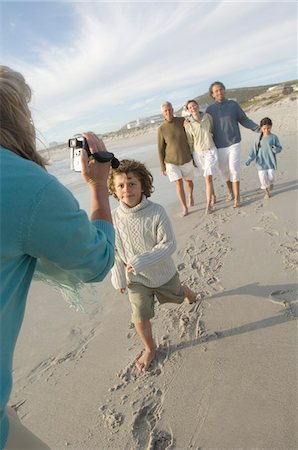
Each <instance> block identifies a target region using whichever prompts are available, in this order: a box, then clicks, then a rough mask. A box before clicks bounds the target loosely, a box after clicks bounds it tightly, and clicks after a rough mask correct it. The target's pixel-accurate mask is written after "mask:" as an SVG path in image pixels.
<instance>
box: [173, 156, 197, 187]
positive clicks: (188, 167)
mask: <svg viewBox="0 0 298 450" xmlns="http://www.w3.org/2000/svg"><path fill="white" fill-rule="evenodd" d="M166 172H167V176H168V178H169V180H170V181H171V182H172V181H177V180H180V179H181V178H183V180H189V181H193V179H194V165H193V161H192V160H191V161H189V162H188V163H186V164H183V165H182V166H176V165H175V164H170V163H166Z"/></svg>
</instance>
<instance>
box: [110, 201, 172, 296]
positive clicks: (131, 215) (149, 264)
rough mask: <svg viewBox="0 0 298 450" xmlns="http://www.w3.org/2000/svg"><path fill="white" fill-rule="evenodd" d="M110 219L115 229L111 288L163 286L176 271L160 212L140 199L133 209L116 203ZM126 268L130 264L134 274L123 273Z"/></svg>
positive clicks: (165, 219) (167, 229)
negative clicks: (135, 285)
mask: <svg viewBox="0 0 298 450" xmlns="http://www.w3.org/2000/svg"><path fill="white" fill-rule="evenodd" d="M112 216H113V224H114V227H115V229H116V258H115V265H114V267H113V268H112V284H113V286H114V288H115V289H120V288H125V287H126V285H127V283H129V282H130V281H133V282H137V283H142V284H143V285H145V286H148V287H158V286H162V285H163V284H165V283H167V282H168V281H169V280H170V279H171V278H172V277H173V276H174V275H175V273H176V271H177V269H176V266H175V264H174V261H173V259H172V257H171V255H172V254H173V253H174V251H175V250H176V239H175V235H174V233H173V229H172V225H171V222H170V219H169V217H168V215H167V213H166V211H165V210H164V208H163V207H162V206H161V205H158V204H157V203H153V202H151V201H150V200H148V199H147V198H146V197H145V196H143V198H142V201H141V203H139V204H138V205H137V206H135V207H134V208H128V207H127V206H126V205H125V204H124V203H122V202H120V203H119V206H118V208H116V209H114V210H113V211H112ZM127 264H131V266H132V267H133V268H134V272H131V273H127V271H126V265H127Z"/></svg>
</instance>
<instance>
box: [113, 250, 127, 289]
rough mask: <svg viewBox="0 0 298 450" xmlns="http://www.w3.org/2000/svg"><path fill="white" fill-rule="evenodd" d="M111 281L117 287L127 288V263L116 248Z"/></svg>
mask: <svg viewBox="0 0 298 450" xmlns="http://www.w3.org/2000/svg"><path fill="white" fill-rule="evenodd" d="M111 274H112V277H111V282H112V285H113V287H114V288H115V289H117V290H122V289H124V290H125V288H126V276H125V264H124V262H123V261H122V259H121V258H120V256H119V253H118V252H117V249H116V250H115V264H114V266H113V267H112V270H111Z"/></svg>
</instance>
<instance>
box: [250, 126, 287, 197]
mask: <svg viewBox="0 0 298 450" xmlns="http://www.w3.org/2000/svg"><path fill="white" fill-rule="evenodd" d="M260 128H261V135H260V138H259V139H258V140H256V142H255V143H254V146H253V148H252V149H251V151H250V152H249V155H248V160H247V161H246V163H245V164H246V165H247V166H249V164H250V163H251V162H252V161H254V160H256V166H257V169H258V175H259V179H260V183H261V189H263V190H264V191H265V195H264V198H266V199H268V198H269V197H270V190H272V189H273V185H274V181H275V171H276V168H277V163H276V153H280V152H281V150H282V146H281V145H280V143H279V140H278V137H277V136H276V135H275V134H271V128H272V121H271V119H269V117H264V119H262V120H261V122H260Z"/></svg>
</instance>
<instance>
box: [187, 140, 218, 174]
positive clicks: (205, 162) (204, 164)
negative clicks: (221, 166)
mask: <svg viewBox="0 0 298 450" xmlns="http://www.w3.org/2000/svg"><path fill="white" fill-rule="evenodd" d="M192 156H193V159H194V162H195V163H196V166H197V168H198V169H199V170H200V172H202V173H203V176H204V177H207V176H208V175H215V174H216V173H217V172H218V157H217V148H216V147H212V148H210V149H209V150H206V151H204V152H193V154H192Z"/></svg>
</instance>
